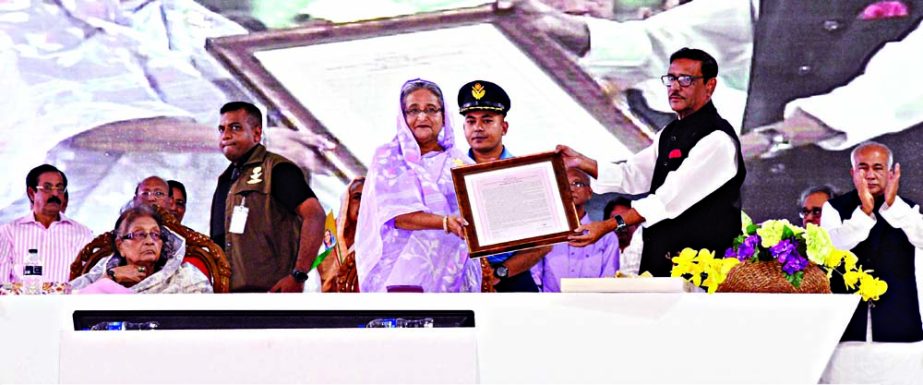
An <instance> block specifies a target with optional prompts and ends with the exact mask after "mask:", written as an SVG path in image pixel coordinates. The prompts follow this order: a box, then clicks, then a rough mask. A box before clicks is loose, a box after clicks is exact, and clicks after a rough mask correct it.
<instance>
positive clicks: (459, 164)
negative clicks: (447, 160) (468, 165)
mask: <svg viewBox="0 0 923 385" xmlns="http://www.w3.org/2000/svg"><path fill="white" fill-rule="evenodd" d="M452 163H453V164H455V167H460V166H464V165H465V162H462V160H461V159H458V158H455V159H454V160H453V161H452Z"/></svg>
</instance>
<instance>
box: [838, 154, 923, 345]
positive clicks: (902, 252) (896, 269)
mask: <svg viewBox="0 0 923 385" xmlns="http://www.w3.org/2000/svg"><path fill="white" fill-rule="evenodd" d="M892 163H893V157H892V153H891V150H890V149H889V148H888V147H887V146H885V145H883V144H880V143H875V142H868V143H864V144H861V145H859V146H858V147H856V148H855V149H854V150H853V151H852V169H850V174H851V175H852V180H853V185H855V187H856V189H855V190H853V191H850V192H848V193H846V194H844V195H843V196H840V197H837V198H834V199H831V200H829V201H828V202H827V203H825V204H824V210H823V214H822V217H821V225H822V226H823V227H824V228H826V229H827V230H828V231H829V232H830V239H831V240H832V241H833V244H834V245H835V246H836V247H838V248H841V249H849V250H852V252H853V253H855V254H856V256H857V257H859V262H858V266H861V267H862V268H863V269H866V270H874V272H873V274H874V275H876V276H877V277H879V278H881V279H882V280H884V281H885V282H887V283H888V291H887V292H886V293H885V294H884V295H882V296H881V298H880V299H879V300H878V301H875V304H874V306H872V307H870V306H868V303H866V302H861V303H860V304H859V307H858V309H856V312H855V314H853V317H852V320H851V321H850V322H849V326H847V327H846V331H845V332H844V333H843V341H867V340H869V339H871V340H873V341H881V342H914V341H920V340H923V326H921V320H920V304H919V300H918V294H917V283H916V274H915V260H914V259H915V252H916V248H918V247H921V246H923V216H921V215H920V207H919V206H917V205H916V204H915V203H913V202H911V201H908V200H907V199H904V198H902V197H899V196H898V195H897V190H898V187H899V182H900V178H901V167H900V164H895V165H894V168H893V169H892V168H891V165H892ZM831 288H832V289H833V291H834V292H838V293H846V292H847V290H846V287H845V285H844V283H843V279H842V276H841V275H838V274H834V275H833V279H832V280H831ZM869 320H871V323H872V324H871V328H869V327H868V321H869ZM869 331H871V335H869V334H868V332H869Z"/></svg>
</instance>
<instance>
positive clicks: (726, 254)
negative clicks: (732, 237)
mask: <svg viewBox="0 0 923 385" xmlns="http://www.w3.org/2000/svg"><path fill="white" fill-rule="evenodd" d="M724 257H725V258H737V252H736V251H734V248H733V247H728V249H727V250H725V251H724Z"/></svg>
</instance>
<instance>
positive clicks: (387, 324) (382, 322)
mask: <svg viewBox="0 0 923 385" xmlns="http://www.w3.org/2000/svg"><path fill="white" fill-rule="evenodd" d="M365 327H367V328H389V329H390V328H396V327H397V320H396V319H394V318H376V319H373V320H371V321H369V323H367V324H366V325H365Z"/></svg>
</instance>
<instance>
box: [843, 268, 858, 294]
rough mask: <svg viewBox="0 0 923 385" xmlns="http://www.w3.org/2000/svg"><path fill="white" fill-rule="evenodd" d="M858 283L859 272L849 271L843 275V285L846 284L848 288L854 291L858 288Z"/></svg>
mask: <svg viewBox="0 0 923 385" xmlns="http://www.w3.org/2000/svg"><path fill="white" fill-rule="evenodd" d="M856 282H859V272H858V271H856V270H849V271H847V272H845V273H843V283H845V284H846V288H847V289H849V290H852V289H853V288H854V287H855V286H856Z"/></svg>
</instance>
